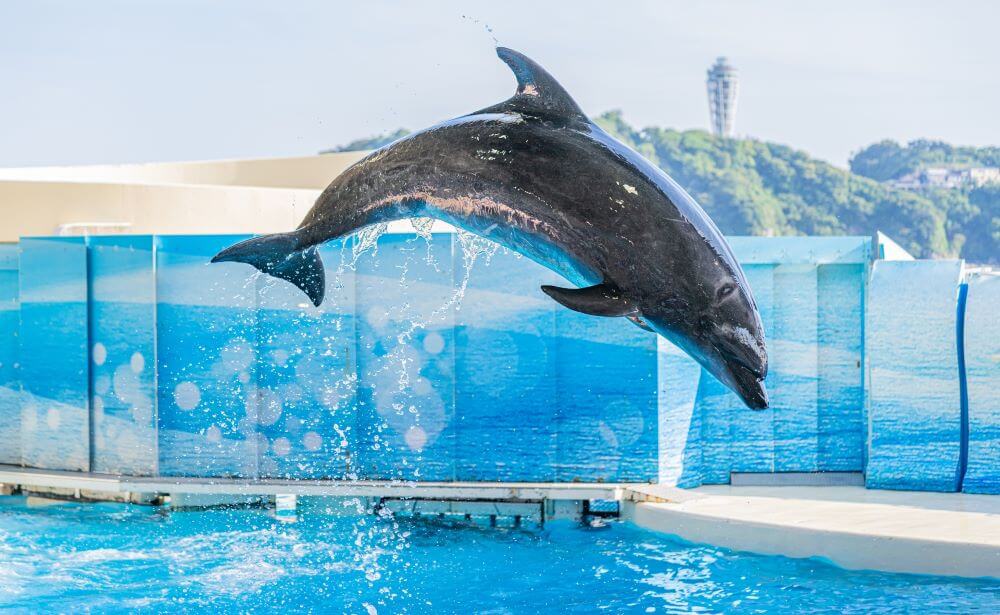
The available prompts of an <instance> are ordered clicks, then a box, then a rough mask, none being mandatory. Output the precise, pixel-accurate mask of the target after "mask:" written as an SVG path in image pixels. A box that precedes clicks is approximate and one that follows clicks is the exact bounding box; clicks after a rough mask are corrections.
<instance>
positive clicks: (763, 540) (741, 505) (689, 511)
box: [623, 487, 1000, 578]
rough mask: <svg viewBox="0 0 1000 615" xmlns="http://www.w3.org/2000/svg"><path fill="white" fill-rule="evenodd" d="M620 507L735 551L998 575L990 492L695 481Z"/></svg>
mask: <svg viewBox="0 0 1000 615" xmlns="http://www.w3.org/2000/svg"><path fill="white" fill-rule="evenodd" d="M665 495H666V494H665ZM663 499H666V500H667V501H662V500H663ZM623 514H624V516H625V517H626V518H628V519H630V520H631V521H633V522H634V523H635V524H636V525H639V526H641V527H644V528H647V529H651V530H655V531H659V532H664V533H668V534H673V535H676V536H678V537H680V538H683V539H685V540H689V541H692V542H699V543H707V544H712V545H717V546H721V547H726V548H729V549H734V550H738V551H748V552H752V553H761V554H765V555H784V556H787V557H816V558H821V559H825V560H828V561H830V562H832V563H834V564H836V565H838V566H840V567H842V568H847V569H852V570H862V569H870V570H882V571H887V572H902V573H914V574H932V575H948V576H962V577H990V578H1000V497H995V496H970V495H968V494H961V493H947V494H945V493H915V492H903V491H870V490H866V489H863V488H857V487H822V488H818V487H770V488H767V487H759V488H755V487H702V488H699V489H694V490H691V491H690V492H688V495H687V496H686V497H685V498H683V499H682V500H681V501H677V500H671V499H670V498H669V496H667V497H665V498H662V499H661V501H659V502H653V501H645V502H642V501H640V502H635V503H631V502H630V503H627V504H626V505H625V506H624V508H623Z"/></svg>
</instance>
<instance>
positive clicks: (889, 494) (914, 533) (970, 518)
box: [0, 465, 1000, 578]
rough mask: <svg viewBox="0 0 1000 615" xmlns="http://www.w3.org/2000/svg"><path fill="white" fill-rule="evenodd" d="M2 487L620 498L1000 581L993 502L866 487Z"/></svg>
mask: <svg viewBox="0 0 1000 615" xmlns="http://www.w3.org/2000/svg"><path fill="white" fill-rule="evenodd" d="M0 483H5V484H11V485H22V486H28V487H31V486H35V487H45V488H58V489H73V490H79V492H80V493H81V494H86V493H146V494H149V493H161V494H216V495H234V496H235V495H262V496H264V495H277V494H295V495H299V496H330V497H385V498H419V499H431V500H433V499H440V500H497V501H513V502H517V501H540V500H593V499H607V500H620V501H622V516H623V517H624V518H626V519H628V520H630V521H632V522H633V523H635V524H636V525H639V526H641V527H644V528H647V529H651V530H655V531H659V532H664V533H667V534H672V535H675V536H678V537H680V538H682V539H685V540H688V541H691V542H697V543H707V544H712V545H717V546H720V547H726V548H730V549H735V550H739V551H747V552H752V553H761V554H768V555H784V556H788V557H817V558H822V559H825V560H828V561H830V562H832V563H834V564H836V565H838V566H841V567H843V568H848V569H871V570H884V571H889V572H905V573H915V574H936V575H950V576H963V577H992V578H1000V496H987V495H969V494H961V493H927V492H912V491H875V490H867V489H864V488H863V487H851V486H842V487H790V486H787V487H749V486H747V487H730V486H711V487H700V488H697V489H691V490H684V489H677V488H673V487H666V486H661V485H647V484H631V483H620V484H613V483H478V482H426V483H423V482H422V483H413V482H403V481H328V480H244V479H198V478H181V479H171V478H142V477H115V476H109V475H101V474H91V473H80V472H62V471H51V470H33V469H28V468H20V467H16V466H2V465H0Z"/></svg>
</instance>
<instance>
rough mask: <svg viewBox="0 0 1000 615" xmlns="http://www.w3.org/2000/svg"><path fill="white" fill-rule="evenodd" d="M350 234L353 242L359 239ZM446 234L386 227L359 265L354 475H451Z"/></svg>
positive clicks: (451, 342) (451, 345)
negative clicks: (391, 231)
mask: <svg viewBox="0 0 1000 615" xmlns="http://www.w3.org/2000/svg"><path fill="white" fill-rule="evenodd" d="M352 241H359V238H357V237H355V238H353V239H352ZM452 241H453V235H451V234H444V233H442V234H435V235H433V236H432V237H431V239H430V240H429V241H428V240H426V239H424V238H423V237H419V236H416V235H410V234H406V235H404V234H386V235H383V236H382V237H381V238H379V240H378V251H377V253H372V252H369V253H365V254H362V255H361V256H360V257H359V258H358V259H357V264H356V267H357V269H356V274H355V281H356V291H355V292H356V307H355V314H356V323H357V334H358V350H357V357H358V364H357V365H358V366H357V370H358V378H359V383H358V408H357V417H358V421H359V423H358V425H359V427H358V430H357V431H358V433H357V439H356V442H357V444H358V450H357V455H358V458H359V465H358V473H359V475H360V476H361V477H362V478H389V479H405V480H452V479H453V478H454V476H455V424H454V419H455V393H454V391H455V334H454V322H455V319H454V311H455V306H456V304H457V300H458V295H457V292H456V289H455V287H454V282H453V279H452V266H451V254H452Z"/></svg>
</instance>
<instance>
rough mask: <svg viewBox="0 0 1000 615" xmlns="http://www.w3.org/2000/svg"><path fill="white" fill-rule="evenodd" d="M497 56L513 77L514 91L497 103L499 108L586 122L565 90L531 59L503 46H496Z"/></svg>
mask: <svg viewBox="0 0 1000 615" xmlns="http://www.w3.org/2000/svg"><path fill="white" fill-rule="evenodd" d="M497 56H499V57H500V59H501V60H503V61H504V62H505V63H506V64H507V66H509V67H510V70H511V71H513V72H514V77H516V78H517V92H516V93H515V94H514V97H513V98H511V99H509V100H507V101H506V102H503V103H501V104H500V105H499V107H500V108H504V109H510V110H513V111H527V112H535V113H546V114H550V115H556V116H560V117H577V118H581V119H583V120H586V121H589V120H587V116H586V114H584V112H583V111H582V110H581V109H580V106H579V105H577V104H576V101H574V100H573V97H572V96H570V95H569V92H567V91H566V90H565V89H563V87H562V86H561V85H559V82H558V81H556V80H555V79H554V78H553V77H552V75H550V74H549V73H548V72H547V71H546V70H545V69H544V68H542V67H541V66H539V65H538V64H536V63H535V62H534V61H533V60H532V59H531V58H529V57H528V56H526V55H524V54H522V53H518V52H517V51H514V50H513V49H508V48H506V47H497Z"/></svg>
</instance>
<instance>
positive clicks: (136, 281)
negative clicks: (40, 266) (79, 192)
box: [88, 236, 156, 476]
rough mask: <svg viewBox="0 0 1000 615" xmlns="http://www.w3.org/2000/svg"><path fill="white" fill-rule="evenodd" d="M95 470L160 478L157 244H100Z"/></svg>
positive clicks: (93, 350) (93, 364) (93, 253)
mask: <svg viewBox="0 0 1000 615" xmlns="http://www.w3.org/2000/svg"><path fill="white" fill-rule="evenodd" d="M88 243H89V246H90V266H89V289H90V306H89V309H90V333H89V337H90V385H89V386H90V393H91V399H90V407H91V428H92V430H93V442H92V449H91V461H92V470H93V471H94V472H102V473H106V474H129V475H138V476H149V475H152V474H154V473H155V472H156V429H155V427H156V423H155V418H156V417H155V412H154V410H155V403H154V402H155V396H156V391H155V374H156V369H155V367H156V366H155V365H154V362H155V358H156V353H155V344H156V341H155V337H156V335H155V333H156V273H155V269H154V261H153V238H152V237H150V236H116V237H92V238H90V240H89V242H88Z"/></svg>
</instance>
